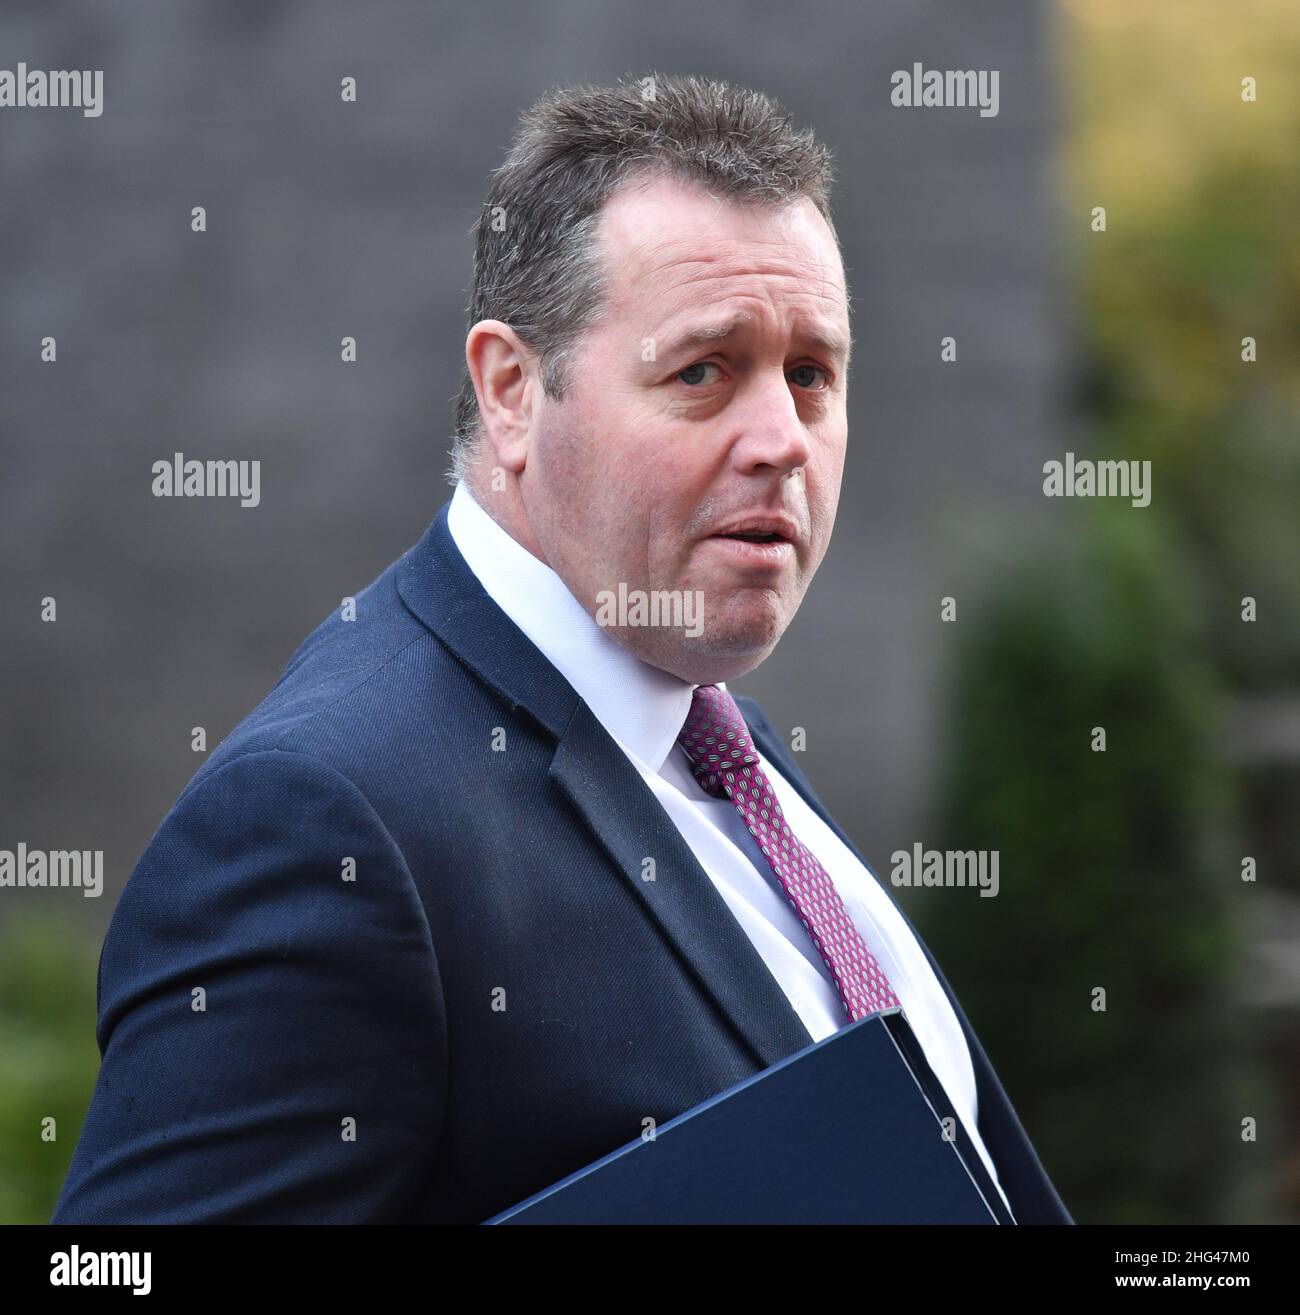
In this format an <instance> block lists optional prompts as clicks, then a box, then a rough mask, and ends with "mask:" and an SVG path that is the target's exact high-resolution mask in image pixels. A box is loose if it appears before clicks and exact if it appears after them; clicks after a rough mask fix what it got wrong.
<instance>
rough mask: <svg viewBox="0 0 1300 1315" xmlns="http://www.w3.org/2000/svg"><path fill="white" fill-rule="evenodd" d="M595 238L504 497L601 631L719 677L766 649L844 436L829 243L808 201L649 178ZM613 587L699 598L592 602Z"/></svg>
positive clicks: (834, 476) (841, 308)
mask: <svg viewBox="0 0 1300 1315" xmlns="http://www.w3.org/2000/svg"><path fill="white" fill-rule="evenodd" d="M600 240H601V248H602V254H603V259H604V265H605V268H606V270H607V271H608V274H609V279H610V284H609V298H608V302H607V309H606V313H605V315H604V317H603V319H602V321H601V323H600V324H599V326H598V327H596V328H594V329H592V330H591V331H590V332H589V333H588V334H587V335H586V336H585V337H584V338H583V339H582V340H581V342H580V343H579V345H578V347H577V349H576V350H575V353H574V355H573V357H572V358H571V359H570V363H569V365H570V369H569V376H568V378H569V388H568V390H567V392H566V394H565V396H564V398H563V399H562V400H560V401H555V400H552V399H550V398H547V397H544V396H541V395H540V389H539V390H538V400H537V414H536V416H535V420H534V425H535V428H534V432H533V434H532V436H531V438H530V441H529V443H528V450H527V457H526V461H525V464H524V469H523V470H522V471H521V472H520V476H519V480H520V482H519V492H520V498H521V501H522V504H523V507H524V509H525V513H526V515H527V518H528V522H529V525H530V528H531V529H532V531H533V534H534V536H535V538H536V540H537V542H538V544H539V545H540V546H541V548H542V551H543V553H544V554H545V557H546V560H547V561H548V562H549V564H550V565H551V567H552V568H553V569H554V570H555V571H556V572H558V574H559V575H560V576H561V578H562V579H563V580H564V581H565V583H566V584H567V585H568V587H569V589H570V590H571V591H572V593H573V594H574V596H575V597H577V598H578V600H579V601H580V602H581V603H582V604H583V606H584V607H585V608H586V609H587V610H588V611H589V612H591V613H592V614H593V615H594V616H596V617H597V619H598V620H602V616H603V617H604V620H605V621H611V622H613V624H611V626H610V634H611V635H612V636H613V637H614V638H615V639H617V640H618V642H619V643H621V644H623V645H624V646H625V647H626V648H628V649H630V650H631V651H633V652H634V653H636V654H637V656H639V657H641V658H642V659H644V660H645V661H647V662H649V663H651V664H652V665H654V666H657V667H660V668H662V669H663V670H665V671H670V672H672V673H673V674H675V675H677V676H679V677H680V678H682V679H683V680H688V681H694V682H698V683H701V684H705V683H712V682H714V681H718V680H728V679H732V678H734V677H735V676H738V675H741V674H743V673H744V672H746V671H749V670H752V669H753V668H754V667H756V666H757V665H758V664H759V663H760V662H762V661H763V660H764V659H765V658H766V657H767V656H768V654H769V653H771V651H772V649H773V648H775V646H776V643H777V641H778V640H779V639H780V637H781V635H782V633H783V632H784V630H785V628H786V626H787V625H789V623H790V621H791V620H792V619H793V617H794V614H795V612H796V611H797V610H798V608H799V604H800V603H801V602H802V600H803V596H804V592H805V590H806V589H807V588H808V585H809V583H810V581H811V580H812V577H813V575H814V573H815V572H816V570H817V567H818V566H819V565H820V564H821V560H822V557H823V556H824V555H825V552H826V548H827V545H828V543H829V541H830V535H831V529H832V527H833V525H834V521H835V508H836V504H837V502H838V499H839V489H840V477H841V474H842V471H843V465H844V445H845V440H846V437H847V420H846V410H845V403H846V379H845V373H846V365H847V359H846V356H847V350H848V345H849V321H848V299H847V295H846V290H845V281H844V272H843V267H842V264H841V261H840V258H839V253H838V252H837V250H836V246H835V240H834V238H833V237H832V235H831V232H830V229H829V227H828V226H827V224H826V222H825V221H824V220H823V219H822V217H821V215H820V214H819V213H818V211H817V209H816V207H815V206H814V205H813V204H812V203H811V202H810V201H807V200H800V201H798V202H796V203H795V204H793V205H789V206H786V207H783V208H780V209H775V208H770V207H763V208H746V207H742V206H737V205H734V204H730V203H728V202H725V201H720V200H718V199H715V198H713V197H711V196H710V195H708V194H707V193H706V192H704V191H703V190H700V189H698V188H694V187H689V186H686V185H683V184H681V183H678V182H675V181H669V180H663V179H660V180H657V181H655V182H653V183H650V184H642V185H639V186H638V185H636V184H634V185H632V186H630V187H625V188H623V189H621V190H620V191H618V192H616V193H615V194H614V196H613V197H612V198H611V199H610V201H609V202H608V203H607V205H606V206H605V208H604V210H603V211H602V213H601V228H600ZM723 329H726V330H727V332H726V334H725V336H719V337H701V336H698V333H699V331H700V330H713V331H715V332H717V331H721V330H723ZM692 334H696V335H697V336H696V337H695V339H694V340H690V335H692ZM738 534H748V535H751V536H756V535H761V536H766V541H761V542H758V541H754V540H753V539H752V538H750V539H745V538H738V537H735V536H736V535H738ZM773 535H775V536H776V537H775V538H773V537H770V536H773ZM620 585H622V586H623V587H624V589H625V591H637V590H641V591H645V593H646V594H647V595H648V594H649V593H650V591H658V590H667V591H678V592H679V593H680V595H681V597H682V598H683V599H684V598H685V595H686V594H687V593H688V592H692V593H693V592H694V591H699V592H698V594H694V597H695V598H696V599H698V600H699V601H700V602H701V603H702V611H701V613H700V614H699V616H698V618H696V619H694V620H693V621H692V619H691V615H692V614H691V613H690V612H689V611H687V612H683V613H682V614H681V615H682V616H683V617H685V618H686V621H685V623H684V624H679V625H666V626H665V625H659V626H646V625H637V624H629V625H620V624H618V622H620V621H622V620H623V619H624V617H625V616H629V615H630V614H629V613H625V614H624V615H623V616H620V615H618V614H617V613H613V612H611V609H610V608H609V607H608V605H607V606H606V608H605V611H604V612H603V613H602V612H601V603H602V600H604V601H606V603H608V600H609V598H610V596H611V595H612V596H617V595H618V593H619V589H620ZM602 591H608V592H607V593H602ZM627 597H628V598H629V600H631V599H632V597H633V595H632V593H631V592H628V593H627ZM687 606H688V607H689V606H690V604H689V603H688V604H687ZM662 619H665V618H662V617H661V620H662ZM691 630H694V631H696V632H697V633H694V634H692V633H688V631H691Z"/></svg>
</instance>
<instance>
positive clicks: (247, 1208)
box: [51, 750, 447, 1224]
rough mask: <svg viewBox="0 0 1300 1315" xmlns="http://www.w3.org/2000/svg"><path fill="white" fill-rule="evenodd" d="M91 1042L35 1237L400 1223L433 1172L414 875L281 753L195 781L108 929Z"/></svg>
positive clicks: (319, 768) (436, 1048) (432, 971)
mask: <svg viewBox="0 0 1300 1315" xmlns="http://www.w3.org/2000/svg"><path fill="white" fill-rule="evenodd" d="M347 860H351V861H352V864H351V867H350V866H349V864H348V863H347ZM349 872H350V873H351V879H345V878H347V877H348V876H349ZM96 1038H97V1040H98V1043H99V1049H100V1054H101V1057H102V1063H101V1066H100V1072H99V1078H98V1081H97V1083H96V1086H95V1091H94V1095H93V1097H92V1100H91V1105H90V1111H89V1113H88V1115H87V1118H86V1122H85V1124H84V1126H83V1128H82V1132H81V1138H80V1141H79V1142H78V1145H77V1148H76V1151H75V1154H74V1156H73V1160H72V1165H71V1168H70V1170H69V1173H68V1177H67V1179H66V1181H65V1183H64V1187H63V1192H62V1194H61V1196H60V1198H59V1201H58V1204H57V1206H56V1208H55V1212H54V1216H53V1218H52V1221H51V1222H53V1223H56V1224H58V1223H145V1222H156V1223H271V1222H276V1223H290V1222H292V1223H317V1222H319V1223H382V1222H388V1221H392V1220H394V1219H397V1218H399V1217H400V1216H401V1215H402V1213H403V1211H404V1209H405V1208H406V1207H408V1206H409V1205H410V1203H411V1201H412V1199H413V1198H414V1196H415V1195H416V1194H417V1193H418V1191H419V1190H420V1188H421V1187H422V1186H423V1185H425V1184H426V1183H427V1181H428V1178H429V1175H430V1173H431V1170H432V1164H433V1160H434V1157H435V1154H436V1151H437V1146H438V1141H439V1137H440V1133H441V1128H442V1119H443V1113H444V1107H445V1098H446V1077H447V1054H446V1013H445V1009H444V1004H443V996H442V987H441V981H440V978H439V973H438V965H437V960H436V957H435V953H434V948H433V944H432V940H431V937H430V934H429V928H428V923H427V920H426V918H425V914H424V909H423V906H422V904H421V902H420V900H419V897H418V895H417V893H416V890H415V887H414V884H413V882H412V879H411V875H410V872H409V871H408V869H407V867H406V864H405V861H404V859H403V857H402V855H401V852H400V851H399V850H398V848H397V846H396V845H395V843H394V841H393V839H392V837H391V836H390V835H389V833H388V831H387V829H386V828H385V827H384V825H383V823H382V821H381V820H380V819H379V817H378V815H377V814H376V813H375V811H374V809H373V808H372V807H371V806H370V804H369V803H368V802H367V800H366V799H365V797H364V796H363V795H362V794H361V793H360V791H358V790H357V788H356V787H355V786H354V785H353V784H352V783H351V782H350V781H349V780H348V779H347V778H346V777H344V776H343V775H341V774H340V773H338V772H337V771H335V770H334V769H333V768H332V767H330V766H328V765H327V764H325V763H323V762H321V761H320V760H318V759H316V758H313V757H311V756H310V755H306V754H300V753H286V752H280V751H277V750H267V751H260V752H252V753H247V754H245V755H243V756H241V757H237V758H234V759H232V760H231V761H230V762H228V763H226V764H224V765H221V766H218V767H216V768H215V769H214V770H213V771H211V772H210V773H208V774H207V775H205V776H200V777H199V778H197V779H196V780H195V781H194V782H192V783H191V785H190V787H189V788H188V789H187V790H186V792H185V793H184V794H183V795H182V796H181V798H180V800H178V802H177V803H176V805H175V807H174V808H173V809H172V811H171V812H170V813H169V814H168V816H167V818H166V819H165V820H164V822H163V824H162V826H161V827H160V828H159V830H158V832H157V834H156V835H155V836H154V838H153V840H152V842H151V843H150V845H149V847H148V849H147V850H146V851H145V853H144V855H143V856H142V857H141V859H140V862H139V864H138V865H137V867H136V869H135V871H134V872H133V873H132V874H131V877H130V878H129V880H128V881H127V884H126V888H125V890H124V892H123V894H122V897H121V899H120V901H119V903H118V906H117V908H116V910H115V911H114V914H113V919H112V922H111V924H110V926H109V930H108V934H107V937H106V938H105V942H104V947H103V951H102V953H101V956H100V984H99V1021H98V1027H97V1029H96Z"/></svg>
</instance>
